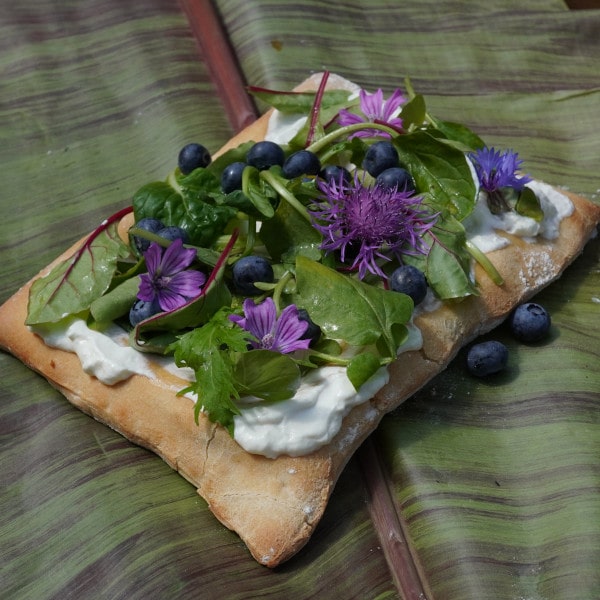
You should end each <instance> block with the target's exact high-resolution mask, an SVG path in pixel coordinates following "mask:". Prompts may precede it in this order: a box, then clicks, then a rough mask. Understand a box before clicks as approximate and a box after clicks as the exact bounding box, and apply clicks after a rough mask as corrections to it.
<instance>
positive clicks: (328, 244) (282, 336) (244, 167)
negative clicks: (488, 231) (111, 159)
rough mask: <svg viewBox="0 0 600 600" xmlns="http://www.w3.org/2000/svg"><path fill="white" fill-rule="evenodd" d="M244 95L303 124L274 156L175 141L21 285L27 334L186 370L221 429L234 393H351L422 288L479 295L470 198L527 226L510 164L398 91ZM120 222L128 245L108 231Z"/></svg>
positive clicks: (532, 209) (384, 355) (267, 397)
mask: <svg viewBox="0 0 600 600" xmlns="http://www.w3.org/2000/svg"><path fill="white" fill-rule="evenodd" d="M327 77H328V75H327V73H325V74H324V76H323V78H322V80H321V84H320V86H319V88H318V89H317V90H316V91H315V92H277V91H272V90H265V89H258V88H250V92H251V93H253V94H254V95H255V96H257V97H258V98H260V99H261V100H262V101H263V102H266V103H268V104H269V105H271V106H272V107H273V108H275V109H276V110H277V111H279V112H280V113H281V114H284V115H285V114H289V115H296V116H298V115H300V116H302V115H304V116H305V117H306V118H305V119H304V121H303V123H302V124H301V125H300V126H299V127H298V128H297V131H295V133H294V135H293V137H291V139H289V140H288V141H287V143H285V144H280V143H275V142H273V141H268V140H267V141H257V142H254V141H249V142H247V143H244V144H242V145H240V146H239V147H237V148H235V149H232V150H229V151H227V152H225V153H224V154H222V155H220V156H219V157H218V158H215V159H213V158H212V157H211V154H210V152H209V151H208V150H207V149H206V148H205V147H204V146H202V145H201V144H198V143H190V144H187V145H186V146H185V147H184V148H183V149H182V150H181V151H180V153H179V156H178V160H177V167H176V168H175V169H174V170H173V172H172V173H171V174H170V175H169V176H168V177H167V179H166V180H164V181H156V182H152V183H149V184H147V185H145V186H143V187H142V188H141V189H139V190H138V191H137V192H136V193H135V194H134V196H133V200H132V205H131V206H130V207H127V208H125V209H123V210H121V211H119V212H118V213H116V214H115V215H113V216H111V217H110V218H108V219H107V220H106V221H104V222H103V223H102V224H101V226H100V227H98V228H97V229H96V230H95V231H94V232H93V233H92V234H91V235H90V236H89V237H88V238H87V239H86V241H85V242H84V243H83V245H82V246H81V248H80V249H79V250H78V251H77V252H76V253H75V254H74V255H73V256H71V257H69V258H68V259H67V260H65V261H64V262H62V263H61V264H59V265H57V266H56V267H55V268H54V269H53V270H52V271H51V272H50V274H49V275H47V276H45V277H43V278H40V279H38V280H36V281H35V282H34V284H33V286H32V288H31V292H30V298H29V306H28V317H27V321H26V323H27V325H31V326H37V325H46V324H49V323H59V322H61V321H62V320H64V319H66V318H68V317H72V316H77V317H79V318H83V319H85V320H86V321H87V323H88V325H89V326H90V327H92V328H96V329H99V330H102V328H103V327H104V326H105V325H106V324H108V323H115V324H117V325H119V326H120V327H122V328H123V329H124V330H125V331H127V332H128V333H129V342H130V344H131V346H132V347H134V348H135V349H137V350H138V351H140V352H145V353H156V354H160V355H164V354H167V355H171V356H173V358H174V360H175V362H176V364H177V365H178V366H180V367H188V368H190V369H192V370H193V371H194V373H195V381H194V382H192V383H190V385H189V386H186V387H185V388H184V389H183V390H182V393H188V392H191V393H193V394H195V395H196V396H197V398H198V401H197V402H196V403H195V411H196V419H198V418H199V414H200V411H202V412H203V413H205V414H206V415H207V416H208V417H209V418H210V420H211V421H213V422H216V423H220V424H221V425H222V426H224V427H225V428H227V429H228V430H229V431H230V433H233V423H234V416H235V415H236V414H239V413H240V411H242V410H244V408H243V406H244V404H243V403H242V402H240V399H242V398H246V397H252V399H253V402H254V403H275V402H282V401H285V400H286V399H289V398H291V397H293V396H294V394H295V392H296V390H297V389H298V386H299V385H300V382H301V381H302V378H303V376H305V375H306V374H307V373H308V372H310V371H312V370H314V369H318V368H319V367H322V366H324V365H339V366H343V367H345V368H346V372H347V376H348V378H349V380H350V381H351V382H352V384H353V386H354V387H355V388H356V389H357V390H358V389H359V388H360V387H361V386H362V385H363V384H364V383H365V382H367V381H368V380H369V379H370V378H371V377H372V376H373V375H374V374H375V373H376V372H377V371H378V370H379V369H380V368H381V367H382V366H385V365H387V364H388V363H390V362H391V361H393V360H394V359H395V358H396V356H397V351H398V348H400V347H401V346H402V344H403V343H404V342H405V340H406V339H407V336H408V328H407V325H408V324H409V323H410V321H411V317H412V314H413V310H414V307H415V306H417V305H419V304H420V303H421V302H422V301H423V299H424V298H425V297H426V296H427V295H428V294H429V295H431V296H433V297H434V298H436V299H437V300H439V301H460V299H461V298H464V297H466V296H469V295H473V294H477V293H478V292H477V282H476V281H474V280H473V276H472V268H471V267H472V263H473V261H474V260H475V261H477V262H479V263H480V264H481V265H482V266H483V268H484V270H485V272H486V273H487V275H488V276H489V277H491V278H492V279H493V280H494V281H495V282H496V283H497V284H499V285H500V284H501V283H502V279H501V276H500V275H499V274H498V272H497V271H496V270H495V268H494V266H493V265H492V264H491V262H490V261H489V259H488V258H487V257H486V255H485V254H483V253H482V252H481V251H479V250H478V248H477V247H475V246H474V245H473V244H472V243H470V242H468V241H467V237H466V233H465V228H464V226H463V221H464V219H465V218H466V217H468V216H469V215H470V214H471V212H472V211H473V209H474V207H475V204H476V201H477V198H478V194H479V191H480V190H483V191H485V192H486V194H487V199H488V204H489V208H490V210H491V211H492V212H493V213H496V214H497V213H500V212H506V211H516V212H518V213H519V214H523V215H527V216H529V217H532V218H534V219H536V220H539V219H540V218H541V217H542V216H543V215H541V210H540V205H539V202H538V201H537V198H536V196H535V194H534V193H533V192H532V191H531V189H529V188H526V187H525V183H527V182H528V181H529V179H528V177H527V176H524V175H519V174H518V173H519V171H520V167H521V161H520V160H519V158H518V156H517V154H516V153H514V152H512V151H510V150H508V151H498V150H495V149H494V148H488V147H486V145H485V144H484V142H483V141H482V140H481V139H480V138H479V137H478V136H477V135H475V134H474V133H473V132H472V131H470V130H469V129H468V128H467V127H465V126H463V125H460V124H456V123H451V122H447V121H442V120H440V119H437V118H434V117H433V116H431V115H430V114H429V113H428V111H427V108H426V104H425V100H424V98H423V97H422V96H421V95H420V94H417V93H415V92H414V91H413V90H412V87H411V85H410V82H409V81H407V82H406V85H405V87H406V95H405V94H404V93H403V92H402V91H400V90H399V89H397V90H394V91H393V92H392V93H391V94H390V95H389V96H387V98H386V97H385V95H384V93H383V91H382V90H381V89H380V90H377V91H375V92H373V93H370V92H367V91H365V90H360V91H359V93H358V94H350V93H349V92H348V91H345V90H328V89H326V84H327ZM129 213H133V217H134V224H133V226H132V227H131V228H130V229H129V240H128V241H124V240H123V239H122V238H121V237H120V235H119V232H118V226H119V223H120V222H121V220H122V218H123V217H124V216H126V215H128V214H129Z"/></svg>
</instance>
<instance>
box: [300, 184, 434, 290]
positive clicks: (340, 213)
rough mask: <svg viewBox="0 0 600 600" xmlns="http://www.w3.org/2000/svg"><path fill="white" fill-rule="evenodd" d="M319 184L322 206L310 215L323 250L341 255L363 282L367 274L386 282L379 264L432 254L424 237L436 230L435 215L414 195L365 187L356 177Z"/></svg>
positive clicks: (375, 187)
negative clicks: (410, 256)
mask: <svg viewBox="0 0 600 600" xmlns="http://www.w3.org/2000/svg"><path fill="white" fill-rule="evenodd" d="M318 185H319V187H320V190H321V192H322V194H323V195H322V200H323V201H322V202H320V203H319V204H318V205H317V206H316V207H315V208H314V209H313V210H311V211H309V213H310V215H311V217H312V219H313V226H314V227H315V228H316V229H317V230H318V231H320V232H321V234H322V235H323V238H324V239H323V242H322V243H321V249H322V250H325V251H326V252H328V253H331V252H334V251H336V250H339V252H340V259H341V261H342V262H343V263H346V264H347V263H348V262H350V261H351V265H350V268H351V269H356V268H357V269H358V276H359V278H360V279H363V278H364V277H365V275H366V274H367V272H370V273H373V274H374V275H378V276H380V277H383V278H387V276H386V275H385V273H384V272H383V271H382V269H381V267H380V266H379V264H378V263H377V259H383V260H385V261H390V260H392V257H395V258H397V259H398V260H401V256H402V255H415V254H427V253H428V252H429V246H428V245H427V243H426V242H425V241H424V240H423V236H424V235H425V234H426V233H427V232H428V231H430V230H431V228H432V227H433V226H434V225H435V222H436V219H437V214H431V213H429V212H428V210H427V209H426V208H425V207H424V206H423V205H422V198H421V197H420V196H414V195H413V192H412V191H411V190H409V191H404V190H398V189H395V188H391V187H387V186H381V185H379V184H376V185H375V186H374V187H366V186H364V185H363V183H362V182H361V181H360V180H359V178H358V176H355V178H354V181H353V182H352V181H351V182H350V183H349V184H348V183H345V182H344V181H343V179H340V180H339V181H335V180H334V179H330V180H329V181H328V182H325V181H322V180H321V181H319V184H318Z"/></svg>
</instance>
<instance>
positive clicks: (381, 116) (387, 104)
mask: <svg viewBox="0 0 600 600" xmlns="http://www.w3.org/2000/svg"><path fill="white" fill-rule="evenodd" d="M359 98H360V110H361V112H362V116H361V115H357V114H354V113H351V112H350V111H348V110H346V109H345V108H343V109H342V110H340V112H339V114H338V119H337V121H338V123H339V124H340V125H342V126H345V125H354V124H355V123H381V124H383V125H389V126H390V127H393V128H394V129H401V128H402V119H401V118H400V117H398V116H397V111H398V109H399V108H400V106H401V105H402V104H403V103H404V102H405V101H406V99H405V98H404V96H403V95H402V92H401V91H400V90H398V89H397V90H394V92H393V93H392V95H391V96H390V97H389V98H388V99H387V100H384V99H383V91H382V90H381V89H378V90H377V91H376V92H374V93H372V94H369V93H368V92H365V91H364V90H360V92H359ZM395 115H396V116H395ZM376 135H378V136H382V137H387V138H389V137H390V135H389V134H388V133H386V132H385V131H379V130H377V129H365V130H364V131H358V132H356V133H353V134H351V135H350V136H348V137H349V138H353V137H373V136H376Z"/></svg>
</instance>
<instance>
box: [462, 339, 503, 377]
mask: <svg viewBox="0 0 600 600" xmlns="http://www.w3.org/2000/svg"><path fill="white" fill-rule="evenodd" d="M507 363H508V348H507V347H506V346H505V345H504V344H503V343H502V342H497V341H495V340H492V341H489V342H481V343H479V344H474V345H473V346H471V348H470V349H469V352H468V353H467V369H468V370H469V373H471V375H475V376H476V377H485V376H486V375H492V374H494V373H498V372H499V371H502V370H503V369H504V368H505V367H506V365H507Z"/></svg>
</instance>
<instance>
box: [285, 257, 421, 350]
mask: <svg viewBox="0 0 600 600" xmlns="http://www.w3.org/2000/svg"><path fill="white" fill-rule="evenodd" d="M296 287H297V295H298V298H299V302H298V304H299V305H300V306H303V307H304V308H305V309H306V310H307V311H308V314H309V315H311V319H312V320H313V321H314V322H315V323H317V324H318V325H319V326H320V327H321V329H322V330H323V332H324V333H325V334H326V335H328V336H329V337H331V338H337V339H343V340H346V341H347V342H348V343H349V344H351V345H353V346H368V345H372V344H377V345H378V348H379V349H380V352H381V350H382V348H383V350H384V356H387V357H390V358H393V357H395V356H396V350H397V348H398V342H399V338H400V337H401V336H400V335H399V334H398V327H397V326H402V327H403V328H404V330H405V329H406V328H405V327H404V326H405V325H406V323H408V321H409V320H410V317H411V315H412V310H413V302H412V300H411V299H410V297H408V296H406V295H404V294H399V293H396V292H391V291H388V290H384V289H382V288H379V287H374V286H372V285H369V284H367V283H364V282H362V281H360V280H358V279H355V278H353V277H347V276H345V275H342V274H341V273H338V272H337V271H335V270H333V269H330V268H329V267H326V266H325V265H323V264H321V263H318V262H316V261H314V260H311V259H309V258H306V257H304V256H301V255H300V256H298V258H297V260H296Z"/></svg>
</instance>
